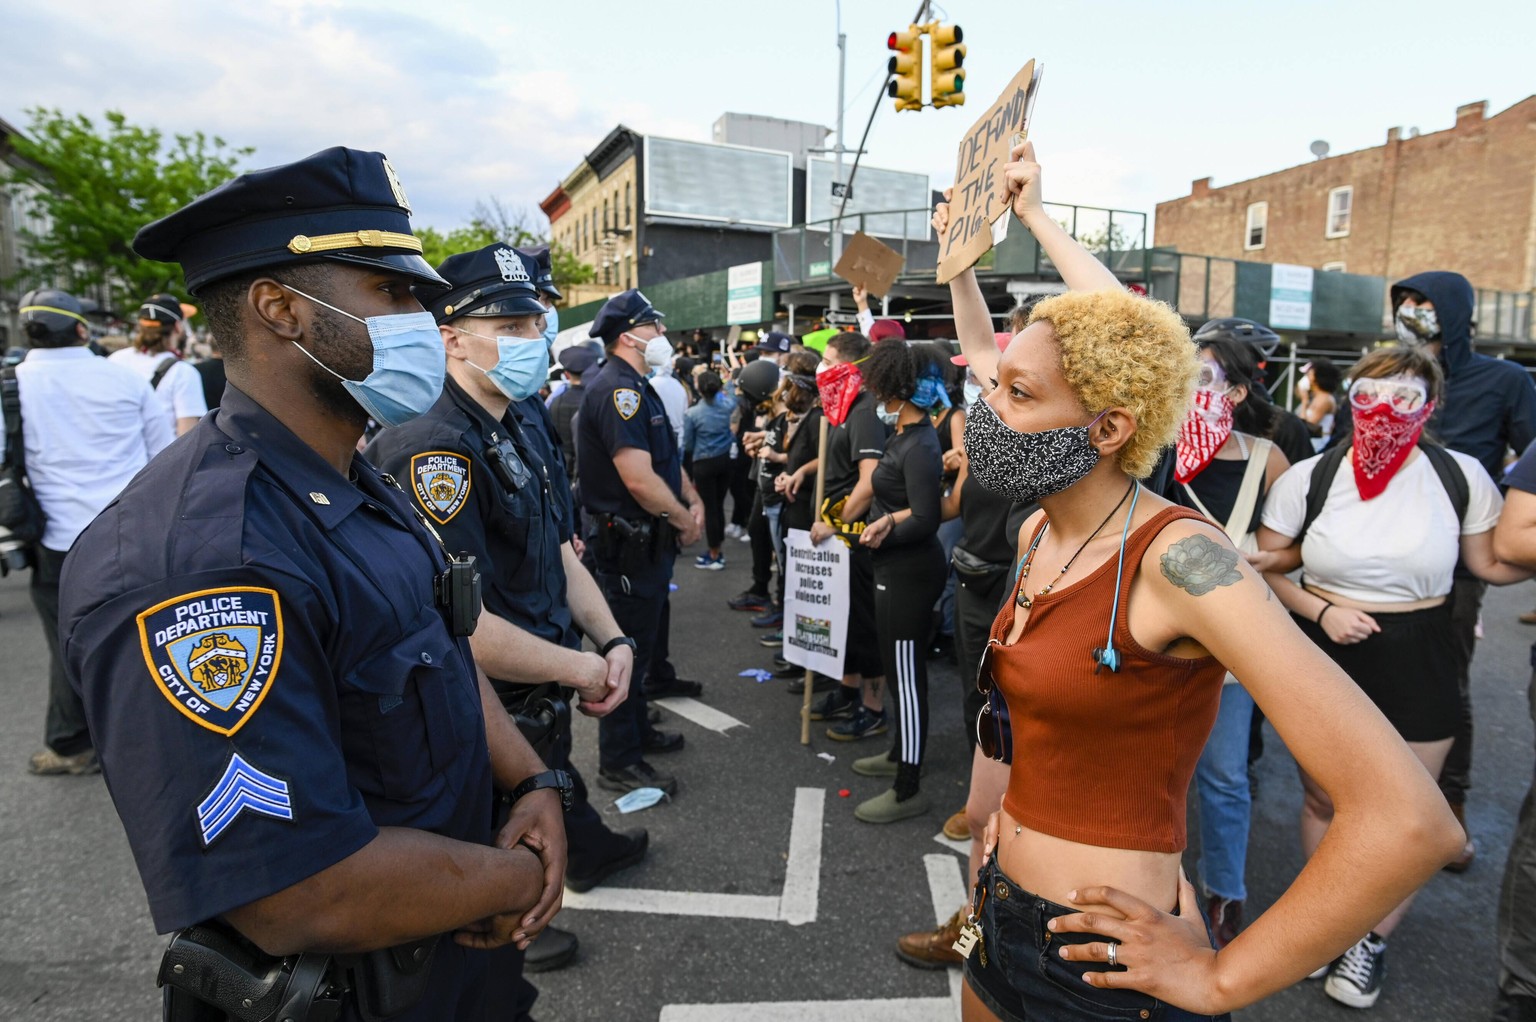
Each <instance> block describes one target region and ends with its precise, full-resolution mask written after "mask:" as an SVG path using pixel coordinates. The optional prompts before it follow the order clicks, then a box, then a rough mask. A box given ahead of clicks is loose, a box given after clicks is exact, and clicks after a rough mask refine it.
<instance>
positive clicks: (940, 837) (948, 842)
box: [933, 830, 971, 919]
mask: <svg viewBox="0 0 1536 1022" xmlns="http://www.w3.org/2000/svg"><path fill="white" fill-rule="evenodd" d="M933 839H934V840H935V841H937V842H938V843H939V844H941V845H943V846H944V847H945V848H948V849H949V850H950V851H952V852H954V853H955V854H956V855H963V856H965V857H966V858H967V859H969V858H970V857H971V843H970V842H969V841H956V840H955V839H954V838H948V837H945V836H944V832H943V831H942V830H941V831H939V832H938V833H937V834H935V835H933ZM945 918H946V919H947V918H949V917H948V916H945Z"/></svg>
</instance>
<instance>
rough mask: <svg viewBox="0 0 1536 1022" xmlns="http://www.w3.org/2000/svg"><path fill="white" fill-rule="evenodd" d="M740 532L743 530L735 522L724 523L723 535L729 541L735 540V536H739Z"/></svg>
mask: <svg viewBox="0 0 1536 1022" xmlns="http://www.w3.org/2000/svg"><path fill="white" fill-rule="evenodd" d="M742 531H743V530H742V528H741V526H739V525H737V524H736V523H735V522H726V523H725V535H726V536H727V537H728V538H730V539H735V538H736V537H737V536H740V535H741V534H742Z"/></svg>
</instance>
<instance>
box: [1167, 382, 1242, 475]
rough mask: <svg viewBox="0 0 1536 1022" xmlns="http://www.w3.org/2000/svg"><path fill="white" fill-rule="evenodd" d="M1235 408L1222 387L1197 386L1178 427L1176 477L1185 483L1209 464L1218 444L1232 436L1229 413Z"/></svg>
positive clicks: (1218, 448)
mask: <svg viewBox="0 0 1536 1022" xmlns="http://www.w3.org/2000/svg"><path fill="white" fill-rule="evenodd" d="M1236 407H1237V406H1236V405H1234V404H1233V403H1232V397H1231V395H1230V394H1229V393H1228V392H1227V391H1226V390H1225V389H1223V390H1217V389H1215V388H1214V387H1200V388H1198V389H1197V390H1196V391H1195V398H1194V401H1193V403H1192V404H1191V405H1190V409H1189V413H1188V414H1187V415H1185V416H1184V423H1183V425H1181V426H1180V427H1179V439H1178V443H1177V445H1176V447H1175V453H1176V454H1177V459H1176V461H1175V465H1174V471H1173V477H1174V478H1175V479H1177V480H1178V481H1179V482H1181V483H1187V482H1189V481H1190V480H1191V479H1193V478H1195V476H1197V475H1199V474H1200V473H1201V472H1203V471H1204V470H1205V466H1207V465H1209V464H1210V463H1211V459H1212V458H1214V457H1216V452H1217V451H1219V450H1221V445H1222V444H1224V443H1226V442H1227V437H1229V436H1231V435H1232V412H1233V410H1234V409H1235V408H1236Z"/></svg>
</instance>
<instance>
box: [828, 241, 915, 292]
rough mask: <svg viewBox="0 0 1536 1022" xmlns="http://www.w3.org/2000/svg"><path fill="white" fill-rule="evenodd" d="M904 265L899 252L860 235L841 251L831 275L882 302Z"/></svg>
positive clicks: (904, 262) (904, 261)
mask: <svg viewBox="0 0 1536 1022" xmlns="http://www.w3.org/2000/svg"><path fill="white" fill-rule="evenodd" d="M905 264H906V260H905V259H903V258H902V256H901V253H900V252H898V251H896V250H895V249H894V248H891V247H890V246H889V245H886V244H884V243H882V242H879V241H876V240H875V239H874V238H871V237H870V236H869V235H867V234H865V233H864V232H863V231H860V232H859V233H857V234H855V235H854V236H853V238H852V240H850V241H849V242H848V244H847V246H846V247H845V248H844V249H843V255H842V258H840V259H839V260H838V261H837V265H836V266H834V267H833V268H832V272H833V273H835V274H837V275H838V276H839V277H842V278H843V279H844V280H846V281H847V282H848V283H850V284H852V285H853V286H854V287H862V288H863V289H864V290H865V291H868V292H869V293H870V294H872V295H875V296H876V297H878V298H883V297H885V296H886V295H888V294H890V292H891V285H892V284H894V283H896V277H897V275H898V274H900V273H901V268H902V266H903V265H905Z"/></svg>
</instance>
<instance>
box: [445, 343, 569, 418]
mask: <svg viewBox="0 0 1536 1022" xmlns="http://www.w3.org/2000/svg"><path fill="white" fill-rule="evenodd" d="M454 329H455V330H457V331H458V332H459V333H461V334H469V336H471V337H478V338H480V339H481V340H482V341H491V340H494V341H495V342H496V364H495V365H493V366H491V367H490V368H489V369H485V368H482V367H481V366H478V365H475V363H473V362H470V361H469V359H467V358H466V359H465V360H464V361H465V362H466V363H468V364H469V365H470V366H472V367H473V368H475V369H479V370H480V371H481V372H482V373H484V374H485V375H486V377H487V378H489V379H490V381H491V382H492V383H494V384H495V385H496V389H497V390H499V391H501V392H502V393H503V394H505V395H506V396H507V397H509V398H511V399H512V400H513V401H521V400H523V399H524V398H528V397H532V396H533V395H535V394H537V393H538V392H539V388H540V387H542V386H543V385H544V381H545V380H546V379H547V378H548V377H549V349H548V348H545V347H543V346H542V345H541V344H539V343H538V341H539V338H529V337H505V336H497V337H487V336H485V334H477V333H474V332H473V331H470V330H465V329H463V328H462V327H454Z"/></svg>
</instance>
